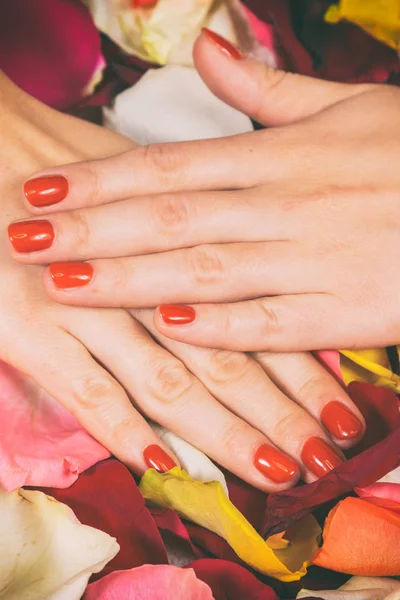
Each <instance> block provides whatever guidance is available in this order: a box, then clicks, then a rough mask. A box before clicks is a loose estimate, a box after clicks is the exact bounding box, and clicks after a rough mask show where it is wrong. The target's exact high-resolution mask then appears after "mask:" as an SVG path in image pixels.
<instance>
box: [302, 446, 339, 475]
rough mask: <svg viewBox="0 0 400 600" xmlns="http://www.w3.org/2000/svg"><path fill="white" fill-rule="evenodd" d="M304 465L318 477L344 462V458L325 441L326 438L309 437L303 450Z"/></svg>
mask: <svg viewBox="0 0 400 600" xmlns="http://www.w3.org/2000/svg"><path fill="white" fill-rule="evenodd" d="M301 460H302V461H303V465H304V466H305V467H306V469H308V470H309V471H311V473H313V474H314V475H315V476H316V477H322V476H323V475H326V474H327V473H329V472H330V471H332V469H335V468H336V467H338V466H339V465H341V464H342V462H343V460H342V458H341V457H340V456H339V455H338V454H336V452H335V451H334V450H333V448H331V446H329V444H327V443H326V442H325V440H323V439H321V438H318V437H312V438H309V439H308V440H307V441H306V443H305V444H304V446H303V450H302V451H301Z"/></svg>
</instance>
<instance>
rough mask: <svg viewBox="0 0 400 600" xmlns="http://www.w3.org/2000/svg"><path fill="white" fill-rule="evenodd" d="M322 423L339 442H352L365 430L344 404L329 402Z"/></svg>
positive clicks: (324, 410)
mask: <svg viewBox="0 0 400 600" xmlns="http://www.w3.org/2000/svg"><path fill="white" fill-rule="evenodd" d="M321 423H322V424H323V426H324V427H326V429H327V430H328V431H329V433H331V434H332V435H333V436H334V437H335V438H336V439H338V440H351V439H352V438H355V437H358V436H359V435H360V433H361V432H362V430H363V425H362V423H361V421H360V420H359V419H357V417H356V416H355V415H354V414H353V413H352V412H351V410H349V409H348V408H347V406H346V405H345V404H342V402H338V401H336V400H335V401H334V402H329V403H328V404H327V405H326V406H325V407H324V409H323V410H322V412H321Z"/></svg>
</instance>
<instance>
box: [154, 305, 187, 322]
mask: <svg viewBox="0 0 400 600" xmlns="http://www.w3.org/2000/svg"><path fill="white" fill-rule="evenodd" d="M158 310H159V311H160V315H161V318H162V320H163V321H164V323H165V324H166V325H187V324H188V323H192V322H193V321H194V320H195V318H196V311H195V310H194V308H192V307H191V306H185V305H184V304H162V305H161V306H159V307H158Z"/></svg>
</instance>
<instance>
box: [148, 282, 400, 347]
mask: <svg viewBox="0 0 400 600" xmlns="http://www.w3.org/2000/svg"><path fill="white" fill-rule="evenodd" d="M368 308H369V307H368ZM378 314H379V311H377V316H378ZM154 322H155V325H156V327H157V329H158V331H160V333H162V334H163V335H165V336H167V337H171V338H173V339H175V340H177V341H180V342H185V343H186V344H193V345H195V346H205V347H207V348H226V349H228V350H241V351H250V352H251V351H257V350H261V351H263V350H265V351H274V352H275V351H279V352H282V351H283V352H292V351H303V350H318V349H319V350H323V349H331V348H340V347H345V348H354V347H357V348H368V347H371V345H373V344H374V341H373V340H379V339H380V340H381V342H382V344H383V345H385V346H388V345H393V344H395V343H396V342H395V340H394V339H393V337H394V335H395V334H394V333H393V331H389V330H388V332H387V338H386V339H384V340H383V341H382V332H381V331H380V326H379V325H380V320H379V318H377V319H376V322H375V321H373V322H371V319H370V311H367V310H366V307H361V306H360V307H359V308H357V309H356V310H354V308H352V307H351V306H349V307H347V306H346V305H345V304H344V303H343V302H342V300H340V299H339V298H338V297H336V296H333V295H331V294H328V293H319V294H298V295H283V296H277V297H273V298H259V299H257V300H250V301H248V302H237V303H234V304H217V305H215V304H210V305H196V306H182V305H172V306H169V305H167V306H161V307H158V308H157V310H156V311H155V314H154ZM366 322H368V324H369V328H368V329H367V328H366V327H365V323H366ZM379 334H380V335H381V337H379ZM355 342H356V343H355Z"/></svg>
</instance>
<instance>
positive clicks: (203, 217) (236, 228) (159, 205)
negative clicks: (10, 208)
mask: <svg viewBox="0 0 400 600" xmlns="http://www.w3.org/2000/svg"><path fill="white" fill-rule="evenodd" d="M272 194H273V192H272V190H271V195H272ZM268 195H269V192H268V190H265V191H264V193H260V192H259V193H256V192H252V191H250V190H249V191H248V193H247V195H246V198H244V196H243V191H229V192H200V193H193V192H192V193H191V192H188V193H186V194H181V193H177V194H160V195H158V196H145V197H143V196H141V197H139V198H136V199H135V200H123V201H121V202H117V203H113V204H106V205H105V206H99V207H93V208H89V209H80V210H75V211H70V212H62V213H57V214H54V215H52V216H50V217H49V218H48V219H46V220H43V219H41V218H40V219H39V218H38V219H30V220H26V219H25V220H23V221H16V222H14V223H12V224H11V225H10V226H9V228H8V233H9V239H10V242H11V244H10V250H11V253H12V255H13V257H14V258H15V259H16V260H19V261H20V262H25V263H31V264H32V263H40V264H49V263H50V262H54V261H68V260H87V259H91V258H108V257H120V256H132V255H136V254H149V253H154V252H163V251H166V250H172V249H178V248H184V247H192V246H197V245H200V244H209V243H215V242H218V243H228V242H253V241H254V242H258V241H263V240H268V241H271V240H279V239H281V240H283V239H287V238H288V237H291V236H292V235H293V236H295V235H296V233H298V218H297V215H294V211H290V212H289V213H288V214H287V215H285V219H284V218H282V217H283V213H284V211H283V209H282V203H281V202H279V201H278V200H277V198H276V197H271V199H270V200H269V201H268V202H266V197H267V196H268Z"/></svg>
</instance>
